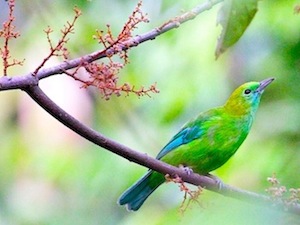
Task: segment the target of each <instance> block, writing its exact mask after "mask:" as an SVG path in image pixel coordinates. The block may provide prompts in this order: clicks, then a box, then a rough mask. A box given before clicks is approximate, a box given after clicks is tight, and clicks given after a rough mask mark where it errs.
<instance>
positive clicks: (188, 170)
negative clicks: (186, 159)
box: [179, 164, 194, 175]
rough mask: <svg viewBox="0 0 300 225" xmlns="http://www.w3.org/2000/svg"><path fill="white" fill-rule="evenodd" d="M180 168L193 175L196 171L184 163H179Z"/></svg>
mask: <svg viewBox="0 0 300 225" xmlns="http://www.w3.org/2000/svg"><path fill="white" fill-rule="evenodd" d="M179 168H180V169H182V170H183V171H184V172H185V173H186V174H187V175H191V174H192V173H193V172H194V171H193V170H192V169H191V168H190V167H188V166H185V165H182V164H180V165H179Z"/></svg>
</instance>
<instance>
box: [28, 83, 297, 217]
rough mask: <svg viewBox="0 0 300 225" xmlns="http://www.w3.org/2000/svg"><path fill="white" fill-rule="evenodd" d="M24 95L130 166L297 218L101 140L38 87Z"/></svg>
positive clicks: (263, 199) (291, 208) (259, 198)
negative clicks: (133, 164) (169, 176)
mask: <svg viewBox="0 0 300 225" xmlns="http://www.w3.org/2000/svg"><path fill="white" fill-rule="evenodd" d="M24 91H26V92H27V93H28V94H29V96H30V97H31V98H32V99H33V100H34V101H35V102H36V103H38V104H39V105H40V106H41V107H42V108H43V109H45V110H46V111H47V112H48V113H49V114H51V115H52V116H53V117H54V118H56V119H57V120H58V121H60V122H61V123H62V124H64V125H65V126H67V127H69V128H70V129H71V130H73V131H74V132H75V133H77V134H79V135H80V136H82V137H83V138H85V139H87V140H89V141H91V142H93V143H94V144H96V145H98V146H100V147H103V148H104V149H107V150H109V151H111V152H113V153H115V154H117V155H119V156H121V157H123V158H126V159H128V160H129V161H131V162H134V163H137V164H140V165H142V166H145V167H147V168H150V169H153V170H156V171H158V172H160V173H163V174H170V175H171V176H174V175H178V176H180V178H181V179H182V180H183V181H185V182H188V183H191V184H194V185H197V186H201V187H205V188H206V189H208V190H211V191H214V192H217V193H219V194H222V195H224V196H228V197H232V198H236V199H239V200H244V201H247V202H250V203H255V204H263V205H265V206H268V207H270V206H271V205H274V209H280V210H287V211H288V212H291V213H294V214H298V215H300V205H299V204H293V205H286V204H284V203H282V202H274V201H272V199H271V198H270V197H268V196H265V195H260V194H256V193H253V192H249V191H245V190H241V189H238V188H235V187H232V186H229V185H227V184H222V185H221V187H220V186H219V185H218V184H217V183H216V181H215V180H213V179H211V178H209V177H206V176H201V175H198V174H195V173H193V174H189V175H188V174H186V172H184V171H183V170H182V169H179V168H177V167H174V166H171V165H168V164H166V163H164V162H162V161H159V160H157V159H154V158H152V157H149V156H148V155H146V154H143V153H139V152H137V151H134V150H132V149H130V148H128V147H126V146H124V145H122V144H119V143H117V142H115V141H113V140H111V139H109V138H107V137H105V136H103V135H102V134H100V133H98V132H97V131H95V130H93V129H91V128H89V127H87V126H85V125H84V124H82V123H81V122H80V121H78V120H77V119H75V118H74V117H72V116H71V115H69V114H68V113H67V112H65V111H64V110H63V109H61V108H60V107H59V106H58V105H56V104H55V103H54V102H53V101H52V100H51V99H50V98H49V97H48V96H47V95H46V94H45V93H44V92H43V91H42V90H41V89H40V88H39V86H37V85H33V86H29V87H27V88H25V89H24ZM275 203H276V204H275Z"/></svg>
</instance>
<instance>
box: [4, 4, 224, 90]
mask: <svg viewBox="0 0 300 225" xmlns="http://www.w3.org/2000/svg"><path fill="white" fill-rule="evenodd" d="M222 1H223V0H208V1H206V2H204V3H201V4H200V5H198V6H196V7H195V8H193V9H192V10H190V11H188V12H186V13H184V14H182V15H181V16H177V17H176V18H174V19H172V20H169V21H168V22H166V23H164V24H163V25H161V26H159V27H157V28H154V29H152V30H150V31H148V32H146V33H144V34H140V35H137V36H135V37H132V38H130V39H128V40H127V41H125V42H124V43H123V45H122V48H121V49H122V50H126V49H128V48H132V47H135V46H138V45H139V44H141V43H143V42H146V41H150V40H153V39H155V38H156V37H158V36H160V35H161V34H163V33H165V32H167V31H169V30H171V29H174V28H178V26H179V25H180V24H183V23H185V22H187V21H189V20H192V19H194V18H195V17H196V16H197V15H199V14H200V13H202V12H204V11H206V10H209V9H211V8H212V7H213V6H214V5H216V4H218V3H220V2H222ZM74 10H75V9H74ZM75 14H76V12H75ZM117 53H118V52H117V51H116V49H114V48H109V49H107V50H105V49H104V50H100V51H96V52H93V53H90V54H88V55H85V56H82V57H79V58H76V59H72V60H66V61H64V62H62V63H61V64H59V65H57V66H53V67H50V68H37V69H36V71H35V72H37V71H38V72H37V73H35V72H33V73H29V74H25V75H19V76H14V77H11V78H9V79H5V78H3V77H0V91H1V90H11V89H18V88H20V89H23V88H24V87H26V86H27V85H28V84H35V83H36V81H37V80H40V79H44V78H47V77H49V76H53V75H58V74H63V73H65V72H66V71H67V70H69V69H73V68H76V67H78V66H81V65H82V63H83V62H85V63H90V62H93V61H96V60H98V59H101V58H105V57H107V56H111V55H113V54H117ZM44 64H45V62H44V63H42V64H41V66H39V67H42V66H43V65H44ZM32 74H35V76H36V78H35V77H33V75H32ZM21 76H22V78H21ZM36 79H37V80H36ZM123 88H126V87H123ZM150 89H151V88H150Z"/></svg>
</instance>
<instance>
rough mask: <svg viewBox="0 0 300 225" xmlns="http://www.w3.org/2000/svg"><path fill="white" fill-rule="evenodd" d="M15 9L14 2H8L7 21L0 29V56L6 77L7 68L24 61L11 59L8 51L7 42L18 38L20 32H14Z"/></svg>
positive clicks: (12, 0) (21, 63)
mask: <svg viewBox="0 0 300 225" xmlns="http://www.w3.org/2000/svg"><path fill="white" fill-rule="evenodd" d="M14 9H15V1H14V0H9V1H8V11H9V12H8V19H7V21H5V22H4V23H3V24H2V29H0V38H3V39H4V44H3V47H0V55H1V58H2V61H3V75H4V76H7V69H8V68H9V67H12V66H15V65H20V66H22V65H23V63H24V60H25V59H23V60H17V59H15V58H11V54H10V50H9V45H8V44H9V41H10V40H11V39H13V38H14V39H15V38H18V37H19V36H20V32H18V31H15V28H16V26H15V25H14V24H13V23H14V21H15V20H16V18H15V16H14Z"/></svg>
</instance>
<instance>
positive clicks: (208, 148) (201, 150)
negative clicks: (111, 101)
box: [161, 140, 240, 174]
mask: <svg viewBox="0 0 300 225" xmlns="http://www.w3.org/2000/svg"><path fill="white" fill-rule="evenodd" d="M238 142H239V141H237V142H236V141H235V143H232V144H226V143H223V144H220V145H217V144H214V145H210V144H209V143H205V141H203V140H202V141H197V140H195V141H193V142H191V143H189V144H188V145H181V146H179V147H178V148H177V149H174V150H172V152H169V153H168V154H167V155H165V156H164V157H163V158H162V159H161V160H162V161H164V162H166V163H168V164H171V165H174V166H179V165H184V166H188V167H189V168H191V169H192V170H193V171H194V172H196V173H199V174H207V173H209V172H210V171H212V170H215V169H217V168H219V167H220V166H222V165H223V164H224V163H225V162H226V161H227V160H228V159H229V158H230V157H231V156H232V155H233V154H234V153H235V152H236V150H237V149H238V147H239V146H240V143H238Z"/></svg>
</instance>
